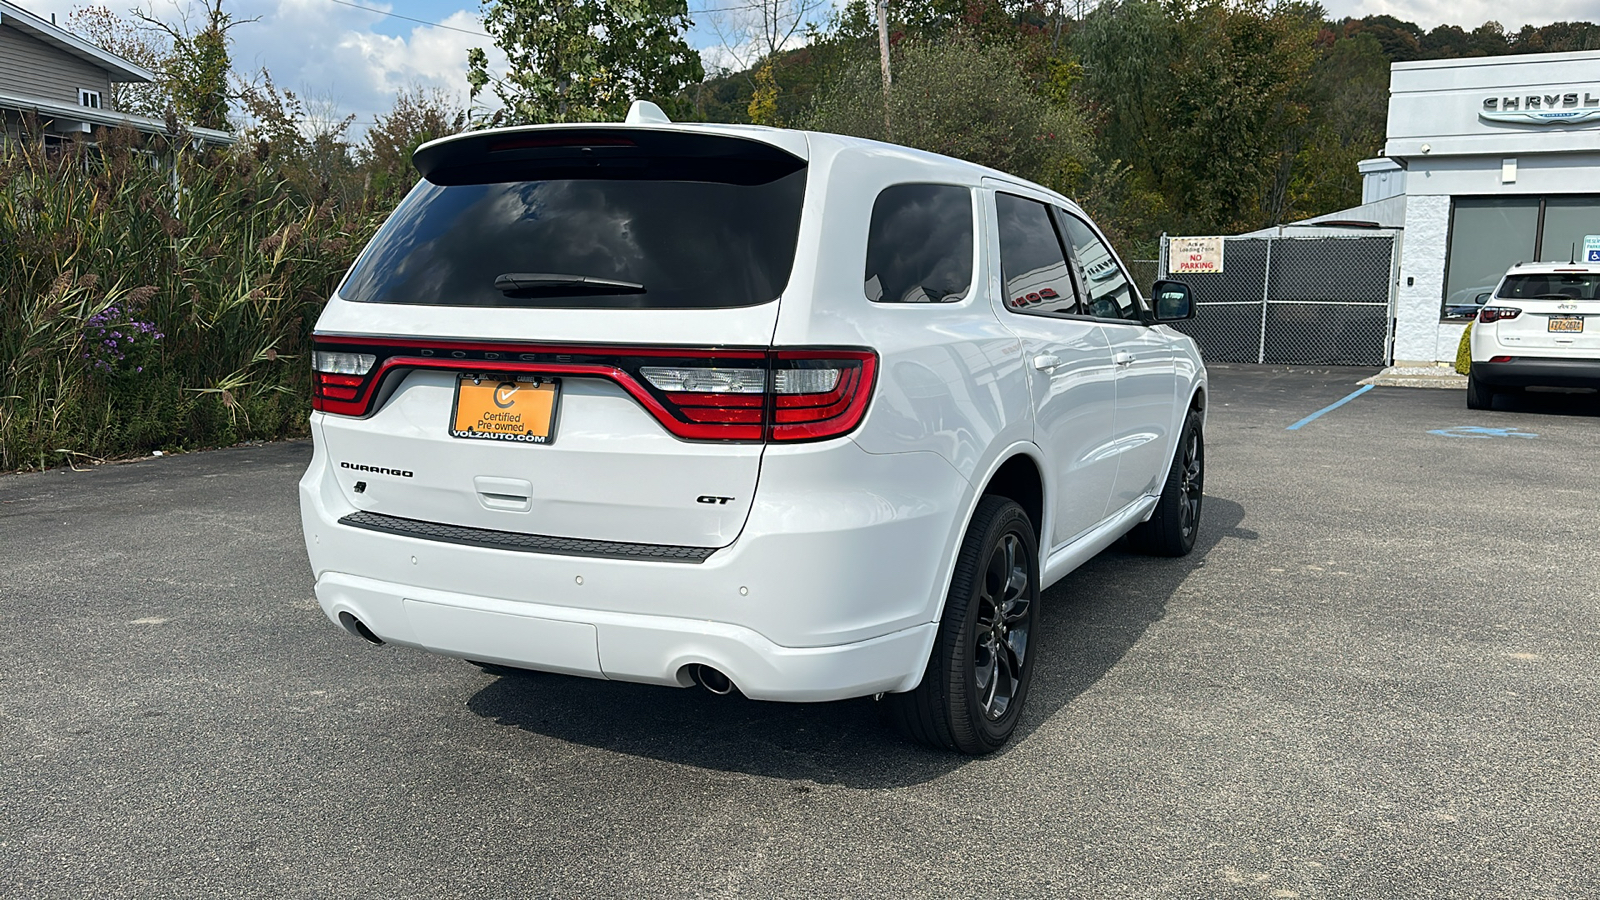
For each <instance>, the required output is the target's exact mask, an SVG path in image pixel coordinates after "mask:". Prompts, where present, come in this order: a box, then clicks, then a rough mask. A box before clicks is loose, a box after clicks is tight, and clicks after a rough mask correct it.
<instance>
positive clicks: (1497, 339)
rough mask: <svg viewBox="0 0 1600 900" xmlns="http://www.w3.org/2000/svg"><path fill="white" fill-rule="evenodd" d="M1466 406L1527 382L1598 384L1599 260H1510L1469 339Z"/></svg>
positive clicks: (1483, 404) (1486, 403)
mask: <svg viewBox="0 0 1600 900" xmlns="http://www.w3.org/2000/svg"><path fill="white" fill-rule="evenodd" d="M1469 340H1470V342H1471V348H1472V369H1471V372H1470V374H1468V375H1467V406H1468V408H1470V409H1489V408H1490V407H1491V406H1492V405H1493V404H1494V395H1495V394H1497V393H1500V392H1502V391H1508V390H1520V389H1521V388H1524V387H1530V386H1535V385H1537V386H1544V387H1579V388H1600V266H1595V265H1584V264H1582V263H1576V264H1574V263H1548V262H1543V263H1526V264H1523V265H1517V266H1512V267H1511V270H1510V271H1508V272H1506V275H1505V277H1504V278H1502V279H1501V280H1500V285H1499V286H1498V287H1496V288H1495V291H1494V296H1493V297H1490V298H1489V299H1488V300H1486V301H1484V306H1483V308H1482V309H1480V310H1479V311H1478V321H1477V322H1476V323H1474V324H1473V326H1472V336H1471V338H1470V339H1469Z"/></svg>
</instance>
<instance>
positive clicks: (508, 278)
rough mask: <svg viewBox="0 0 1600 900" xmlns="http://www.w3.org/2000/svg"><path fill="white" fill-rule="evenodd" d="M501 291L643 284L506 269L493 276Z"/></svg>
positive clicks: (619, 290)
mask: <svg viewBox="0 0 1600 900" xmlns="http://www.w3.org/2000/svg"><path fill="white" fill-rule="evenodd" d="M494 286H495V290H498V291H500V292H501V293H503V294H531V293H536V292H537V293H543V294H643V293H645V289H644V285H642V284H639V283H637V282H633V281H617V280H615V279H611V278H595V277H594V276H592V275H564V274H562V273H559V272H506V273H505V274H503V275H497V276H495V279H494Z"/></svg>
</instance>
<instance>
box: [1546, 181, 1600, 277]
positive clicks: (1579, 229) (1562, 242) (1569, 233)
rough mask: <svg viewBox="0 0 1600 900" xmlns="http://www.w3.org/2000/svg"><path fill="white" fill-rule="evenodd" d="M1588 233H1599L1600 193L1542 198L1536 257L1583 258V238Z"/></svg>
mask: <svg viewBox="0 0 1600 900" xmlns="http://www.w3.org/2000/svg"><path fill="white" fill-rule="evenodd" d="M1591 234H1600V197H1551V198H1549V199H1547V200H1546V201H1545V202H1544V241H1543V246H1541V247H1540V248H1539V259H1541V260H1543V261H1544V262H1566V261H1568V260H1571V259H1576V260H1577V261H1578V262H1583V239H1584V237H1585V236H1586V235H1591ZM1574 248H1576V250H1574ZM1574 254H1576V255H1574Z"/></svg>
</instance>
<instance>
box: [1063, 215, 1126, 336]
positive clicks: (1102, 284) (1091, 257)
mask: <svg viewBox="0 0 1600 900" xmlns="http://www.w3.org/2000/svg"><path fill="white" fill-rule="evenodd" d="M1061 221H1062V223H1063V225H1064V226H1065V227H1066V232H1067V243H1069V244H1071V245H1072V253H1073V255H1074V256H1076V257H1077V263H1078V265H1079V266H1080V267H1081V271H1082V272H1083V284H1084V294H1085V295H1086V296H1085V297H1084V301H1085V305H1086V306H1087V308H1088V313H1089V315H1091V316H1095V317H1097V318H1101V319H1126V320H1128V321H1130V322H1142V321H1144V313H1143V309H1142V307H1141V304H1140V302H1139V295H1138V293H1137V292H1135V291H1134V289H1133V283H1132V282H1130V281H1129V280H1128V275H1127V273H1125V272H1123V271H1122V267H1121V266H1119V265H1117V260H1116V257H1114V256H1112V255H1111V248H1110V247H1107V246H1106V244H1105V241H1102V240H1100V238H1099V237H1098V236H1097V235H1095V233H1094V229H1092V228H1090V227H1089V226H1088V224H1087V223H1085V222H1084V221H1083V220H1082V219H1080V218H1078V217H1077V216H1074V215H1072V214H1070V213H1067V214H1063V215H1062V216H1061Z"/></svg>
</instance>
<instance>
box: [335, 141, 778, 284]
mask: <svg viewBox="0 0 1600 900" xmlns="http://www.w3.org/2000/svg"><path fill="white" fill-rule="evenodd" d="M805 176H806V171H805V169H804V168H799V169H793V168H791V169H790V170H789V171H788V172H787V173H785V174H781V175H778V176H777V177H772V178H768V179H764V180H761V181H760V183H754V184H751V183H745V184H724V183H719V182H713V181H692V180H683V181H676V180H643V179H635V178H623V179H618V180H607V179H602V178H555V179H548V180H536V181H510V182H498V183H491V184H456V185H451V186H444V185H438V184H434V183H432V182H429V181H424V182H422V183H421V184H419V185H418V186H417V188H416V189H415V190H413V191H412V192H411V194H410V195H409V196H407V197H406V199H405V200H404V201H403V202H402V203H401V204H400V207H399V208H398V209H396V210H395V212H394V215H393V216H391V217H390V218H389V221H388V222H387V223H386V224H385V225H384V226H383V228H382V230H380V231H379V232H378V235H377V237H376V238H374V239H373V242H372V245H371V246H370V247H368V248H367V251H366V252H365V253H364V254H362V256H361V259H360V260H359V261H357V263H356V266H355V268H354V269H353V270H351V272H350V276H349V278H348V279H346V281H345V283H344V285H343V287H342V288H341V289H340V292H339V293H340V296H341V297H343V298H344V299H346V300H353V301H355V302H358V303H410V304H421V305H427V306H500V307H561V308H605V309H714V308H728V307H737V306H754V305H756V304H760V303H766V302H769V301H771V300H774V299H776V298H777V296H778V295H779V294H780V293H781V292H782V291H783V288H784V285H786V284H788V282H789V271H790V269H791V268H792V267H793V266H794V256H795V244H796V240H797V237H798V234H799V230H800V207H801V203H802V199H803V195H804V193H805ZM745 180H746V181H748V180H749V179H745ZM497 283H498V286H497Z"/></svg>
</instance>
